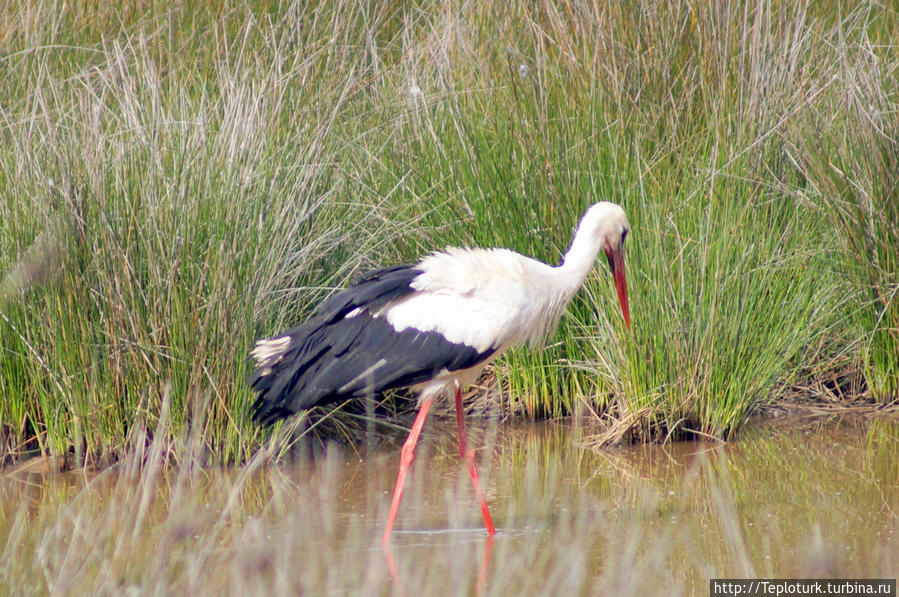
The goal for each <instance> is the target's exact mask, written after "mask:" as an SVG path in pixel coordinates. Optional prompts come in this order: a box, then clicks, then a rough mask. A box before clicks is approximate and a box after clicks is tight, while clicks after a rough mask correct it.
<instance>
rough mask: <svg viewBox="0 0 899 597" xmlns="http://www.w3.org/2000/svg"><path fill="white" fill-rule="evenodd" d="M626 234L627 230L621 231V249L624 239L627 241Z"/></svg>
mask: <svg viewBox="0 0 899 597" xmlns="http://www.w3.org/2000/svg"><path fill="white" fill-rule="evenodd" d="M627 233H628V229H627V228H625V229H624V230H622V231H621V246H622V247H623V246H624V241H625V239H627Z"/></svg>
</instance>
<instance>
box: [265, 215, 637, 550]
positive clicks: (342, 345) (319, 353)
mask: <svg viewBox="0 0 899 597" xmlns="http://www.w3.org/2000/svg"><path fill="white" fill-rule="evenodd" d="M627 233H628V223H627V218H626V217H625V215H624V210H622V209H621V207H619V206H618V205H615V204H614V203H608V202H599V203H596V204H594V205H593V206H591V207H590V208H589V209H588V210H587V212H586V213H585V214H584V216H583V217H582V218H581V221H580V224H579V225H578V228H577V232H576V233H575V236H574V240H573V241H572V243H571V247H570V248H569V249H568V251H567V252H566V253H565V257H564V259H563V260H562V263H561V264H560V265H559V266H557V267H553V266H549V265H546V264H544V263H541V262H540V261H536V260H534V259H531V258H529V257H525V256H523V255H520V254H518V253H515V252H513V251H510V250H507V249H461V248H448V249H446V250H445V251H440V252H436V253H432V254H430V255H428V256H426V257H424V258H423V259H421V260H420V261H419V262H418V263H416V264H414V265H399V266H394V267H388V268H385V269H381V270H378V271H376V272H373V273H371V274H369V275H368V276H366V277H364V278H363V279H362V280H361V281H360V282H359V283H358V284H356V285H354V286H350V287H348V288H345V289H343V290H341V291H339V292H337V293H335V294H334V295H332V296H331V297H330V298H328V299H326V300H325V301H324V302H323V303H322V304H321V305H320V306H319V308H318V312H317V314H316V315H315V316H314V317H312V318H311V319H309V320H308V321H306V322H305V323H302V324H300V325H298V326H296V327H294V328H291V329H289V330H287V331H285V332H283V333H281V334H278V335H277V336H273V337H271V338H264V339H261V340H259V341H258V342H257V343H256V346H255V348H254V349H253V351H252V356H253V358H254V359H255V361H256V370H255V372H254V373H253V375H252V377H251V379H250V384H251V385H252V387H253V389H254V390H256V391H257V392H258V398H257V399H256V402H255V404H254V405H253V417H254V418H255V419H256V420H257V421H259V422H261V423H263V424H270V423H273V422H275V421H277V420H278V419H281V418H284V417H287V416H289V415H292V414H294V413H296V412H299V411H301V410H304V409H307V408H310V407H312V406H315V405H318V404H324V403H328V402H334V401H342V400H346V399H348V398H365V397H369V396H373V395H376V394H378V393H380V392H383V391H385V390H390V389H394V388H402V387H408V388H411V389H412V390H414V391H416V392H418V394H419V410H418V415H417V416H416V418H415V422H414V423H413V424H412V429H411V431H410V432H409V437H408V439H407V440H406V442H405V444H404V445H403V448H402V451H401V456H400V469H399V473H398V475H397V480H396V486H395V487H394V492H393V500H392V501H391V504H390V513H389V514H388V517H387V526H386V528H385V529H384V536H383V540H382V543H383V544H384V545H387V544H388V543H389V542H390V536H391V532H392V530H393V524H394V521H395V519H396V514H397V510H398V508H399V504H400V500H401V499H402V495H403V488H404V486H405V481H406V474H407V472H408V470H409V466H410V465H411V464H412V460H413V458H414V454H415V445H416V443H417V442H418V437H419V435H420V434H421V430H422V427H424V423H425V420H426V419H427V416H428V411H429V410H430V408H431V405H432V404H433V402H434V400H435V399H436V398H437V397H438V396H439V395H441V394H442V393H444V392H446V393H447V394H449V393H453V394H454V396H455V400H456V421H457V424H458V432H459V452H460V454H461V455H462V458H463V460H464V461H465V463H466V464H467V465H468V473H469V476H470V477H471V482H472V485H473V487H474V492H475V495H476V497H477V499H478V502H479V503H480V506H481V513H482V514H483V517H484V524H485V526H486V527H487V532H488V534H489V535H491V536H492V535H493V534H495V532H496V531H495V528H494V525H493V520H492V519H491V517H490V511H489V509H488V508H487V500H486V499H485V498H484V494H483V492H482V491H481V487H480V481H479V480H478V472H477V467H476V466H475V457H474V451H472V450H471V449H470V448H469V447H468V445H467V439H466V432H465V421H464V413H463V409H462V389H463V388H465V387H466V386H468V385H470V384H472V383H473V382H475V381H476V380H477V379H478V376H479V375H480V374H481V372H482V371H483V369H484V367H485V366H486V365H487V364H488V363H489V362H490V361H492V360H493V359H495V358H496V357H498V356H499V355H501V354H502V353H503V352H504V351H505V350H506V349H507V348H509V347H510V346H516V345H521V344H525V343H530V344H531V345H535V344H539V343H541V342H543V341H545V340H546V338H547V337H548V336H549V335H551V334H552V333H553V332H554V331H555V329H556V327H557V326H558V323H559V319H560V318H561V317H562V314H563V313H564V312H565V309H566V307H567V305H568V302H569V301H570V300H571V298H572V297H573V296H574V294H575V293H576V292H577V290H578V289H579V288H580V287H581V285H582V284H583V282H584V279H585V278H586V277H587V274H589V273H590V271H591V270H592V269H593V265H594V263H595V261H596V258H597V256H598V254H599V251H602V252H603V253H605V255H606V257H607V259H608V262H609V267H610V268H611V270H612V276H613V279H614V281H615V286H616V289H617V292H618V300H619V303H620V305H621V312H622V315H623V317H624V323H625V325H626V326H627V327H628V328H630V314H629V310H628V298H627V283H626V280H625V274H624V258H623V255H622V250H623V248H624V240H625V237H626V236H627Z"/></svg>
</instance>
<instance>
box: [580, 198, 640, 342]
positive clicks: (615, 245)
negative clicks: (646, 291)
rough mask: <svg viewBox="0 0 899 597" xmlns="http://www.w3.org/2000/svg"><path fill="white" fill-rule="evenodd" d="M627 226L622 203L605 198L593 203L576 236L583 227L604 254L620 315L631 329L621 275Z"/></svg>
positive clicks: (624, 281)
mask: <svg viewBox="0 0 899 597" xmlns="http://www.w3.org/2000/svg"><path fill="white" fill-rule="evenodd" d="M629 229H630V227H629V226H628V223H627V216H625V215H624V210H623V209H621V206H619V205H616V204H614V203H609V202H608V201H600V202H599V203H595V204H594V205H593V206H591V207H590V209H588V210H587V213H585V214H584V217H583V218H582V219H581V224H580V226H579V228H578V235H580V232H581V231H582V230H583V231H584V232H586V234H587V235H588V236H589V237H590V238H591V240H592V241H593V242H594V243H596V244H597V246H599V248H600V249H602V251H603V252H604V253H605V254H606V258H607V259H608V261H609V268H611V270H612V277H613V278H614V280H615V288H616V289H617V291H618V302H619V304H620V305H621V314H622V315H623V316H624V324H625V325H626V326H627V328H628V329H630V328H631V317H630V311H629V310H628V303H627V279H626V278H625V275H624V255H623V253H622V251H623V249H624V239H625V238H627V233H628V230H629Z"/></svg>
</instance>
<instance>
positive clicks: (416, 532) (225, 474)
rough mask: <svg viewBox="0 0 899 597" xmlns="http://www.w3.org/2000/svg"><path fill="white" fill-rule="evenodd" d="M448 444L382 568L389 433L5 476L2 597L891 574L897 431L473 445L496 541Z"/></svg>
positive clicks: (516, 433)
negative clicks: (605, 445) (201, 464)
mask: <svg viewBox="0 0 899 597" xmlns="http://www.w3.org/2000/svg"><path fill="white" fill-rule="evenodd" d="M453 429H454V424H453V421H450V420H436V419H435V420H432V421H429V429H428V431H427V432H426V434H425V435H424V436H423V443H422V444H421V445H420V448H419V451H418V454H417V457H416V461H415V464H414V465H413V468H412V472H411V474H410V477H409V481H408V484H407V490H406V494H405V496H404V500H403V503H402V505H401V507H400V511H399V517H398V519H397V527H396V528H397V530H396V532H395V533H394V537H393V547H392V549H391V551H390V554H389V556H388V555H386V554H385V553H384V552H383V551H382V550H381V548H380V546H379V540H380V536H381V531H382V529H383V525H384V521H385V518H386V512H387V507H388V505H389V500H390V496H391V492H392V489H393V484H394V481H395V475H396V468H397V463H398V455H399V450H398V447H399V445H400V443H401V441H402V436H398V437H396V438H394V439H393V441H392V442H391V441H385V442H382V445H380V446H379V447H377V448H376V449H374V450H373V451H372V453H370V454H367V455H362V454H357V453H355V452H353V451H352V450H351V449H348V448H332V449H329V450H328V453H327V456H325V457H323V458H318V459H316V460H314V461H312V462H309V461H303V462H300V463H296V464H293V465H289V466H288V465H282V466H261V467H255V468H254V467H252V466H250V467H245V468H243V469H236V470H229V471H218V470H216V471H210V470H202V471H192V472H187V471H186V470H184V469H181V470H178V469H176V470H169V471H159V470H153V469H144V470H142V471H141V472H140V473H139V474H137V475H131V474H127V473H125V472H122V471H121V470H119V471H107V472H104V473H101V474H99V475H96V476H90V479H88V477H87V476H86V475H85V474H83V473H69V474H66V475H55V476H40V475H34V474H32V475H21V474H20V475H6V476H5V477H3V478H2V480H0V549H2V550H3V553H2V554H0V555H2V557H3V560H2V561H0V592H4V591H6V592H10V593H14V594H19V593H36V594H40V593H48V592H61V593H68V592H78V593H85V592H86V593H98V592H99V593H103V592H121V591H125V592H133V593H136V594H142V593H160V594H172V593H176V592H177V593H182V592H185V591H192V592H195V593H197V594H221V593H231V594H238V593H239V594H246V592H247V591H250V592H251V593H253V594H297V593H305V594H328V595H332V594H333V595H356V594H391V593H397V594H398V593H405V594H408V595H420V594H440V595H446V594H450V595H467V594H475V593H483V594H492V595H509V594H515V593H522V594H528V595H532V594H533V595H550V594H553V595H559V594H563V595H564V594H621V595H647V594H658V593H666V594H708V582H709V578H714V577H732V578H734V577H768V578H770V577H823V576H829V577H888V578H895V577H896V575H897V570H899V532H897V527H899V523H897V517H896V514H897V512H899V422H896V421H890V420H874V421H864V420H859V419H844V420H838V419H831V420H821V419H818V420H813V421H797V420H793V421H782V420H781V421H772V422H769V423H767V424H765V425H761V426H757V427H755V428H754V429H751V430H749V431H747V432H746V433H745V434H744V435H742V436H741V437H740V439H739V440H737V441H734V442H731V443H728V444H720V445H719V444H714V443H710V442H684V443H675V444H670V445H667V446H642V445H641V446H632V447H623V448H618V449H614V450H604V451H600V452H594V451H591V450H588V449H585V448H584V447H583V445H584V443H585V441H586V439H587V438H588V435H589V432H588V431H586V430H583V429H577V428H574V427H572V426H571V425H569V424H557V423H542V424H532V425H522V424H516V425H500V426H493V427H489V426H488V427H484V428H480V429H475V430H473V433H472V439H471V442H472V446H474V447H477V448H478V450H477V452H478V458H479V468H480V472H481V479H482V484H483V486H484V488H485V492H486V494H487V499H488V502H489V504H490V508H491V513H492V514H493V518H494V521H495V523H496V526H497V536H496V538H495V539H494V540H493V541H489V540H487V538H486V534H485V532H484V530H483V527H482V520H481V514H480V511H479V509H478V507H477V504H476V502H475V500H474V496H473V494H472V492H471V489H470V485H469V480H468V476H467V474H466V472H465V469H464V467H463V466H462V464H461V462H460V459H459V456H458V452H457V449H456V444H455V437H454V434H453V433H452V431H453ZM126 464H127V463H125V464H123V466H122V467H120V469H124V468H126V466H125V465H126ZM389 562H392V563H393V565H394V567H395V572H394V575H393V577H392V576H391V574H390V571H389V567H388V563H389Z"/></svg>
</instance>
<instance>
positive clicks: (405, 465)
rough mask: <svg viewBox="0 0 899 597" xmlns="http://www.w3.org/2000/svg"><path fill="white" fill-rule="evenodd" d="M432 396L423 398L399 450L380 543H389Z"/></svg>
mask: <svg viewBox="0 0 899 597" xmlns="http://www.w3.org/2000/svg"><path fill="white" fill-rule="evenodd" d="M433 402H434V399H433V398H429V399H427V400H423V401H422V403H421V406H420V407H419V408H418V415H416V417H415V422H414V423H412V430H411V431H409V437H407V438H406V443H404V444H403V449H402V450H400V472H399V473H397V476H396V485H395V486H394V488H393V501H391V502H390V513H389V514H388V515H387V527H386V528H385V529H384V537H382V538H381V544H382V545H387V544H388V543H390V533H391V532H393V522H394V520H395V519H396V512H397V510H399V508H400V500H402V499H403V487H405V485H406V473H408V472H409V466H410V465H411V464H412V459H414V458H415V444H417V443H418V436H419V435H421V429H422V427H424V426H425V419H427V418H428V411H429V410H431V403H433Z"/></svg>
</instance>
